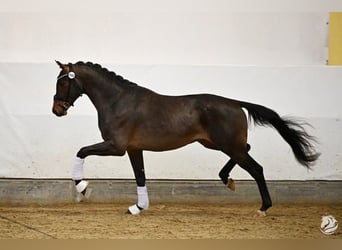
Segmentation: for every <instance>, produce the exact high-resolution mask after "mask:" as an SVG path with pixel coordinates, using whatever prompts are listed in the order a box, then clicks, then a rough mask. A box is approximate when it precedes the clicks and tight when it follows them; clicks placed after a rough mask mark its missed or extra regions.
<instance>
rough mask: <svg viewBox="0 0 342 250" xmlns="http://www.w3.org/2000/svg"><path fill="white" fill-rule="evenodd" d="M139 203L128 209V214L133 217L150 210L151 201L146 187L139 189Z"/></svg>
mask: <svg viewBox="0 0 342 250" xmlns="http://www.w3.org/2000/svg"><path fill="white" fill-rule="evenodd" d="M137 194H138V203H137V204H134V205H132V206H130V207H128V212H129V213H130V214H133V215H137V214H140V212H141V211H142V210H146V209H148V206H149V200H148V193H147V188H146V186H144V187H137Z"/></svg>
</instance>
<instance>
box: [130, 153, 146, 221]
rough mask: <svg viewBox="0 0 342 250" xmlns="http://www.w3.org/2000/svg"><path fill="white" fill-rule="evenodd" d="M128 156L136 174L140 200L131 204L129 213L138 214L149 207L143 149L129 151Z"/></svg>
mask: <svg viewBox="0 0 342 250" xmlns="http://www.w3.org/2000/svg"><path fill="white" fill-rule="evenodd" d="M128 156H129V159H130V161H131V164H132V167H133V171H134V175H135V181H136V183H137V194H138V202H137V203H136V204H134V205H132V206H130V207H129V208H128V211H127V213H129V214H133V215H137V214H139V213H140V212H141V211H142V210H143V209H145V210H146V209H148V206H149V199H148V193H147V188H146V185H145V182H146V177H145V169H144V159H143V153H142V151H141V150H136V151H128Z"/></svg>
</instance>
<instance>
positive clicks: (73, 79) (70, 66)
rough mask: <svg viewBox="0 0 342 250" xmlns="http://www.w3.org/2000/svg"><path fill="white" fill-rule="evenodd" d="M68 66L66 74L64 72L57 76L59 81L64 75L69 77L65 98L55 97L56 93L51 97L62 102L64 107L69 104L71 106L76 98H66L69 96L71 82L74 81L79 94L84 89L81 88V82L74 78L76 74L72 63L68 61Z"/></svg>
mask: <svg viewBox="0 0 342 250" xmlns="http://www.w3.org/2000/svg"><path fill="white" fill-rule="evenodd" d="M68 66H69V73H66V74H64V75H61V76H59V77H57V81H59V80H60V79H63V78H64V77H66V76H67V77H68V79H69V86H68V92H67V95H66V98H65V100H61V99H59V98H58V97H57V95H55V96H54V97H53V99H54V100H55V101H60V102H63V107H64V108H65V109H67V108H68V107H69V106H73V104H74V101H75V100H76V99H77V98H76V99H75V100H74V101H71V102H69V100H68V99H69V98H70V90H71V85H72V84H73V83H76V86H77V88H78V89H79V90H80V91H81V93H80V95H79V96H81V95H82V93H84V89H83V87H82V85H81V83H80V82H79V81H78V80H77V79H76V74H75V72H74V71H73V68H72V64H71V63H69V64H68ZM74 85H75V84H74Z"/></svg>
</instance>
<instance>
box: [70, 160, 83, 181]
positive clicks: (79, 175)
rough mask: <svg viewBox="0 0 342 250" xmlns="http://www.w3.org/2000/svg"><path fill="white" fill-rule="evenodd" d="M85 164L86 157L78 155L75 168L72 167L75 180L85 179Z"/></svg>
mask: <svg viewBox="0 0 342 250" xmlns="http://www.w3.org/2000/svg"><path fill="white" fill-rule="evenodd" d="M83 164H84V159H81V158H79V157H76V159H75V162H74V168H73V169H72V179H73V180H82V179H83Z"/></svg>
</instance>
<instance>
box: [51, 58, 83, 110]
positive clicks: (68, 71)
mask: <svg viewBox="0 0 342 250" xmlns="http://www.w3.org/2000/svg"><path fill="white" fill-rule="evenodd" d="M56 63H57V64H58V66H59V67H60V68H61V72H60V73H59V75H58V77H57V83H56V94H55V96H54V97H53V107H52V112H53V113H54V114H55V115H57V116H64V115H66V114H67V110H68V109H69V107H70V106H73V104H74V102H75V101H76V99H77V98H78V97H79V96H81V95H82V93H84V91H83V87H82V83H81V82H80V80H79V79H78V78H77V75H76V72H75V71H74V68H73V65H72V64H71V63H69V64H62V63H60V62H58V61H56Z"/></svg>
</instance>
